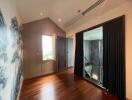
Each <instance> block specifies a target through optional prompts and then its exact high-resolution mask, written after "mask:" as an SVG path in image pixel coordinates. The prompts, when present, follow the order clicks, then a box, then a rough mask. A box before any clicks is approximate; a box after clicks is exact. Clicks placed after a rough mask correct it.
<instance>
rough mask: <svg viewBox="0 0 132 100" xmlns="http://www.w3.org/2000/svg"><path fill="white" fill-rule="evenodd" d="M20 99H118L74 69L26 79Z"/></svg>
mask: <svg viewBox="0 0 132 100" xmlns="http://www.w3.org/2000/svg"><path fill="white" fill-rule="evenodd" d="M20 100H116V99H115V97H113V96H112V95H110V94H106V93H105V92H104V91H102V90H101V89H99V88H97V87H95V86H94V85H92V84H90V83H89V82H88V81H85V80H83V79H82V78H79V77H77V76H74V74H73V69H72V68H71V69H68V70H65V71H64V72H61V73H59V74H53V75H49V76H44V77H39V78H34V79H31V80H26V81H24V84H23V87H22V91H21V97H20Z"/></svg>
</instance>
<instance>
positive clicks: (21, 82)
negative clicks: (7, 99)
mask: <svg viewBox="0 0 132 100" xmlns="http://www.w3.org/2000/svg"><path fill="white" fill-rule="evenodd" d="M23 81H24V78H23V76H21V79H20V88H19V92H18V95H17V100H19V98H20V94H21V89H22V85H23Z"/></svg>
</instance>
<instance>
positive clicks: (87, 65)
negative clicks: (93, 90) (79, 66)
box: [83, 27, 103, 86]
mask: <svg viewBox="0 0 132 100" xmlns="http://www.w3.org/2000/svg"><path fill="white" fill-rule="evenodd" d="M83 41H84V42H83V43H84V44H83V45H84V48H83V50H84V70H83V76H84V78H85V79H88V80H90V81H92V82H94V83H96V84H98V85H100V86H102V83H103V27H99V28H96V29H93V30H90V31H86V32H84V33H83Z"/></svg>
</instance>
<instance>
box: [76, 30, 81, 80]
mask: <svg viewBox="0 0 132 100" xmlns="http://www.w3.org/2000/svg"><path fill="white" fill-rule="evenodd" d="M74 74H75V75H77V76H80V77H82V76H83V32H80V33H77V34H76V49H75V68H74Z"/></svg>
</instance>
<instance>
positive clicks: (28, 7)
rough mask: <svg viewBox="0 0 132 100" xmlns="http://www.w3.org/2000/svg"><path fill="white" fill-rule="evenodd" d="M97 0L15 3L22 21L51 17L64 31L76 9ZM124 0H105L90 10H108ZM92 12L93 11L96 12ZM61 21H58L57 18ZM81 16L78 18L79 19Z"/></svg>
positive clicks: (24, 1)
mask: <svg viewBox="0 0 132 100" xmlns="http://www.w3.org/2000/svg"><path fill="white" fill-rule="evenodd" d="M96 1H98V0H16V1H15V2H16V5H17V8H18V11H19V15H20V17H21V20H22V23H28V22H31V21H35V20H39V19H42V18H46V17H49V18H51V19H52V20H53V21H54V22H55V23H56V24H57V25H58V26H60V27H61V28H62V29H64V30H65V31H66V29H67V27H65V24H66V23H67V22H68V21H70V20H71V19H73V18H74V17H75V16H77V15H78V14H79V12H78V10H80V11H84V10H86V9H87V8H88V7H90V6H91V5H92V4H94V3H95V2H96ZM122 1H125V0H105V3H104V4H102V5H101V6H100V8H99V7H97V8H96V9H94V10H93V11H91V12H94V11H96V12H98V10H99V9H103V10H104V11H106V12H107V11H108V10H110V9H112V8H114V7H116V6H119V4H121V3H122ZM96 12H94V13H96ZM59 18H61V19H62V21H61V22H59V21H58V19H59ZM81 19H83V18H80V19H79V20H81Z"/></svg>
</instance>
